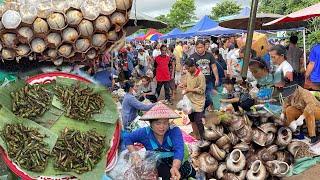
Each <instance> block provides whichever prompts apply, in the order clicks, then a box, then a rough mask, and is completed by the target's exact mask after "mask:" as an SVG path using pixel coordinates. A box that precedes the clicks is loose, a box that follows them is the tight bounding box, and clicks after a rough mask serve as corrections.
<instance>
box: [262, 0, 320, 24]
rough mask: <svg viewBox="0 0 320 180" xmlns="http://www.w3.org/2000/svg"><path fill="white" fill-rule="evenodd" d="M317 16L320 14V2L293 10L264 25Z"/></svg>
mask: <svg viewBox="0 0 320 180" xmlns="http://www.w3.org/2000/svg"><path fill="white" fill-rule="evenodd" d="M317 16H320V3H318V4H315V5H313V6H310V7H307V8H304V9H301V10H299V11H296V12H293V13H291V14H289V15H286V16H284V17H281V18H278V19H275V20H273V21H271V22H268V23H266V24H264V26H271V25H275V24H283V23H293V22H299V21H306V20H309V19H310V18H313V17H317Z"/></svg>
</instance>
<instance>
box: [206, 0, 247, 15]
mask: <svg viewBox="0 0 320 180" xmlns="http://www.w3.org/2000/svg"><path fill="white" fill-rule="evenodd" d="M240 10H241V6H240V5H239V4H238V3H237V2H236V1H235V0H223V1H221V2H219V3H217V4H216V6H214V7H212V10H211V17H212V18H213V19H219V18H220V17H224V16H230V15H235V14H238V13H239V12H240Z"/></svg>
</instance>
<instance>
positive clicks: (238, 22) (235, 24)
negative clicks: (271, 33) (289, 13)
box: [219, 13, 307, 30]
mask: <svg viewBox="0 0 320 180" xmlns="http://www.w3.org/2000/svg"><path fill="white" fill-rule="evenodd" d="M281 17H283V15H279V14H265V13H261V14H257V19H256V23H255V30H283V29H292V28H298V27H304V26H306V25H307V24H306V23H305V22H293V23H284V24H274V25H271V26H264V24H265V23H267V22H270V21H273V20H275V19H278V18H281ZM248 22H249V16H239V17H237V18H235V19H231V20H228V21H223V22H221V23H219V25H220V26H222V27H225V28H231V29H243V30H247V28H248Z"/></svg>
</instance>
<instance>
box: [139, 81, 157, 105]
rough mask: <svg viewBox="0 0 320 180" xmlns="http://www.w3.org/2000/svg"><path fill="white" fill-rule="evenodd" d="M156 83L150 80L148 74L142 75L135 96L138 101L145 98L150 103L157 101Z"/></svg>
mask: <svg viewBox="0 0 320 180" xmlns="http://www.w3.org/2000/svg"><path fill="white" fill-rule="evenodd" d="M156 86H157V85H156V83H155V82H153V81H152V79H151V78H149V77H148V76H143V77H142V78H141V85H140V86H139V88H138V92H137V97H138V98H139V101H144V100H145V99H148V100H150V101H151V102H152V103H155V102H157V97H156Z"/></svg>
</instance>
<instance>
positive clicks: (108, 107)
mask: <svg viewBox="0 0 320 180" xmlns="http://www.w3.org/2000/svg"><path fill="white" fill-rule="evenodd" d="M78 82H79V81H76V80H73V79H66V78H57V79H56V85H62V86H71V85H73V84H75V83H78ZM80 86H88V87H90V88H92V89H93V92H95V93H99V94H100V95H101V96H102V98H103V100H104V103H105V106H104V108H103V109H102V110H101V113H99V114H94V115H93V117H92V120H94V121H98V122H104V123H111V124H114V123H115V122H116V121H117V119H118V118H119V115H118V110H117V106H116V104H115V103H114V102H113V99H112V95H111V94H110V93H109V92H108V91H107V90H106V88H105V87H103V86H99V85H94V84H89V83H83V82H80ZM53 99H54V100H53V101H52V102H53V106H55V107H57V108H59V109H62V110H63V109H64V108H63V107H62V104H61V103H60V102H59V101H58V100H57V98H56V97H54V98H53Z"/></svg>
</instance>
